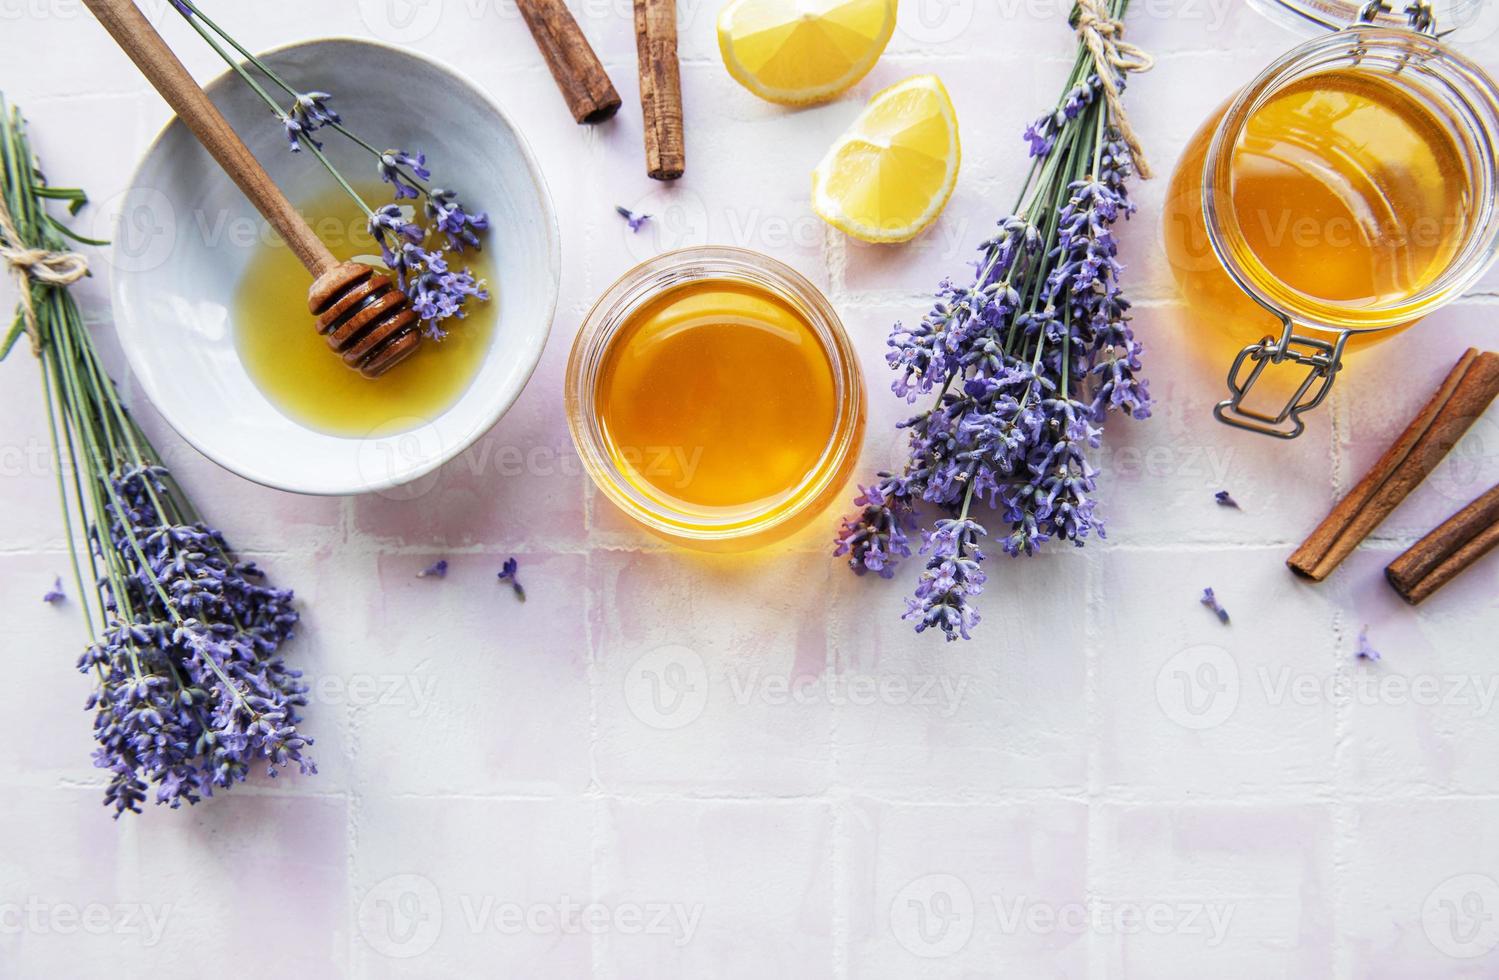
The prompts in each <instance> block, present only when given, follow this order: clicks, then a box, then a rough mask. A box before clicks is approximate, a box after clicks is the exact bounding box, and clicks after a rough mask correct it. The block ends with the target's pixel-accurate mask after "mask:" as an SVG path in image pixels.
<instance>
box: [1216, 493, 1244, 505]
mask: <svg viewBox="0 0 1499 980" xmlns="http://www.w3.org/2000/svg"><path fill="white" fill-rule="evenodd" d="M1213 499H1214V500H1216V501H1218V506H1220V507H1232V508H1233V509H1234V510H1243V509H1244V508H1242V507H1240V506H1239V502H1238V501H1237V500H1235V499H1234V498H1233V497H1231V496H1230V495H1229V493H1228V491H1227V490H1219V491H1218V492H1217V493H1215V494H1213Z"/></svg>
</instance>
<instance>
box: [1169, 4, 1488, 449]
mask: <svg viewBox="0 0 1499 980" xmlns="http://www.w3.org/2000/svg"><path fill="white" fill-rule="evenodd" d="M1319 5H1320V7H1326V6H1327V3H1326V2H1325V0H1320V3H1319ZM1364 7H1365V8H1367V9H1366V14H1367V16H1368V17H1371V18H1373V19H1374V21H1376V22H1368V21H1365V22H1355V23H1354V24H1353V25H1351V26H1348V27H1345V28H1343V29H1340V30H1336V31H1332V32H1330V33H1326V34H1323V35H1321V36H1319V37H1315V38H1313V39H1312V40H1309V41H1307V42H1305V43H1303V44H1301V45H1300V46H1298V47H1296V48H1294V49H1292V50H1291V51H1289V52H1287V53H1286V54H1285V55H1283V56H1282V57H1281V58H1279V59H1278V60H1276V61H1275V62H1274V63H1273V64H1271V65H1270V66H1269V67H1268V68H1266V69H1265V70H1264V71H1263V72H1261V74H1260V75H1259V77H1257V78H1256V79H1255V80H1254V81H1253V82H1251V83H1250V84H1249V85H1248V86H1247V87H1245V88H1244V89H1243V90H1242V91H1240V92H1239V93H1238V94H1237V95H1236V96H1235V97H1233V98H1232V99H1231V100H1230V101H1229V102H1228V103H1227V104H1226V105H1225V106H1224V107H1223V108H1222V109H1221V110H1219V111H1218V112H1217V113H1215V114H1214V115H1213V116H1211V117H1210V118H1209V119H1208V120H1207V121H1206V122H1205V123H1204V124H1203V125H1202V127H1201V128H1200V129H1199V130H1198V131H1197V133H1196V134H1195V135H1194V136H1193V137H1192V139H1191V140H1190V141H1189V143H1188V145H1187V148H1186V150H1185V152H1184V153H1183V155H1182V158H1181V162H1180V163H1179V164H1178V166H1177V169H1176V172H1175V174H1174V175H1173V176H1172V181H1171V187H1170V189H1169V190H1168V192H1167V205H1166V209H1165V217H1164V233H1165V242H1166V252H1167V257H1168V259H1169V261H1170V263H1171V266H1172V271H1173V273H1174V274H1175V276H1176V280H1177V284H1178V286H1179V287H1180V289H1181V291H1182V293H1183V296H1184V298H1185V299H1186V301H1187V305H1188V307H1189V309H1190V311H1191V314H1192V316H1193V318H1194V324H1193V327H1194V332H1201V331H1209V332H1217V333H1218V334H1219V335H1221V336H1227V337H1231V338H1232V339H1233V347H1235V348H1239V349H1238V351H1237V354H1235V355H1234V356H1233V357H1232V361H1231V366H1230V367H1229V375H1228V383H1229V397H1228V398H1227V399H1225V400H1224V401H1222V402H1220V403H1219V404H1218V405H1217V406H1216V408H1215V414H1216V415H1217V416H1218V418H1219V419H1220V420H1221V421H1223V422H1226V423H1228V424H1230V425H1234V426H1238V427H1240V428H1245V429H1249V430H1252V431H1256V432H1261V433H1264V434H1267V435H1274V436H1280V437H1282V438H1294V437H1295V436H1297V435H1299V434H1300V433H1301V432H1302V431H1303V430H1304V428H1305V423H1304V422H1303V420H1302V418H1301V416H1302V414H1303V413H1305V412H1307V411H1310V410H1311V409H1313V408H1315V407H1317V406H1318V405H1319V404H1321V402H1322V401H1323V400H1324V399H1325V398H1326V396H1327V394H1328V392H1329V390H1330V389H1331V387H1332V383H1333V380H1334V378H1335V376H1336V375H1337V373H1338V371H1339V370H1340V369H1341V368H1342V366H1343V355H1344V353H1345V352H1346V351H1350V350H1356V349H1358V348H1360V347H1363V346H1367V345H1369V344H1371V343H1374V342H1377V341H1378V340H1382V339H1384V338H1386V337H1389V336H1392V335H1394V334H1395V333H1398V332H1399V331H1401V330H1403V329H1405V328H1407V327H1410V326H1411V325H1413V324H1415V323H1416V322H1417V321H1418V320H1420V319H1421V318H1422V317H1424V316H1426V315H1427V314H1429V313H1431V312H1432V311H1434V310H1436V309H1437V308H1438V307H1440V306H1442V305H1444V304H1445V303H1447V302H1450V301H1451V300H1453V299H1455V298H1457V297H1458V296H1460V295H1461V294H1462V293H1463V292H1464V291H1465V290H1467V289H1468V288H1469V287H1471V286H1472V285H1473V284H1474V283H1475V282H1476V281H1477V280H1478V279H1479V277H1480V276H1482V275H1483V273H1484V272H1485V271H1486V270H1487V269H1488V267H1489V266H1490V265H1491V264H1492V262H1493V260H1494V258H1495V256H1496V254H1499V209H1496V203H1495V196H1496V193H1499V164H1496V157H1495V149H1494V146H1495V140H1496V138H1499V88H1496V86H1495V84H1494V82H1493V81H1492V79H1490V78H1489V76H1488V75H1487V74H1486V73H1485V72H1484V71H1483V69H1481V68H1480V67H1478V65H1476V64H1474V63H1473V62H1472V61H1470V60H1468V59H1467V58H1465V57H1463V56H1462V55H1461V54H1459V53H1457V52H1455V51H1453V50H1451V49H1450V48H1449V47H1448V46H1446V45H1445V44H1443V43H1442V42H1441V41H1440V40H1438V38H1437V37H1436V36H1434V34H1433V33H1431V31H1432V28H1433V25H1432V22H1431V19H1430V16H1429V10H1428V11H1425V13H1424V14H1422V15H1420V16H1418V13H1420V11H1421V10H1423V9H1424V8H1421V6H1420V5H1412V8H1411V10H1412V15H1411V16H1412V23H1411V25H1410V26H1400V25H1392V24H1390V23H1389V22H1388V10H1386V9H1383V8H1379V7H1378V5H1369V4H1366V5H1364ZM1241 345H1242V346H1241ZM1256 387H1258V388H1259V389H1260V390H1259V391H1257V392H1252V391H1251V389H1255V388H1256Z"/></svg>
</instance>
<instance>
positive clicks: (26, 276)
mask: <svg viewBox="0 0 1499 980" xmlns="http://www.w3.org/2000/svg"><path fill="white" fill-rule="evenodd" d="M0 259H3V260H4V261H5V265H6V268H8V269H10V272H11V275H12V276H13V277H14V278H15V280H16V286H17V287H18V291H19V292H20V294H21V301H20V307H21V322H22V323H23V324H25V327H26V336H28V337H30V338H31V353H33V354H36V355H38V356H40V355H41V352H42V335H41V331H40V329H39V328H38V327H37V323H36V307H35V306H33V305H32V302H31V283H32V281H33V280H35V281H36V282H40V283H45V284H47V285H48V286H71V285H72V284H73V283H75V282H77V281H78V280H80V279H82V278H83V277H84V276H86V275H88V258H87V257H85V256H84V255H83V253H81V252H49V251H47V250H46V249H44V248H31V247H30V246H28V245H27V244H26V243H25V242H23V241H22V240H21V233H20V232H19V231H17V230H16V223H15V219H14V218H13V217H12V216H11V213H10V207H9V206H8V205H7V204H6V203H5V197H4V195H0Z"/></svg>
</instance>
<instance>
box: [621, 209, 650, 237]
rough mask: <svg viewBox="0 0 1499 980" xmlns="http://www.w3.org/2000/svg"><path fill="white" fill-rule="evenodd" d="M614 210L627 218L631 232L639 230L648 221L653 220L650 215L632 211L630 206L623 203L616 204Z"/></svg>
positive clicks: (626, 221) (626, 222)
mask: <svg viewBox="0 0 1499 980" xmlns="http://www.w3.org/2000/svg"><path fill="white" fill-rule="evenodd" d="M614 210H615V212H616V213H618V215H619V216H620V217H621V218H624V219H625V224H627V225H629V226H630V231H631V232H639V231H640V228H641V226H642V225H644V224H645V223H646V222H647V221H649V220H651V216H650V215H648V214H636V213H635V212H634V211H631V210H630V209H629V208H627V207H625V206H623V205H621V204H616V205H615V206H614Z"/></svg>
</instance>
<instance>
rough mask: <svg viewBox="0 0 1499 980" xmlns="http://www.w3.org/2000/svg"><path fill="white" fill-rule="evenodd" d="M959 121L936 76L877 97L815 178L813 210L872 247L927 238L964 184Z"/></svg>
mask: <svg viewBox="0 0 1499 980" xmlns="http://www.w3.org/2000/svg"><path fill="white" fill-rule="evenodd" d="M962 156H963V154H962V150H961V149H960V148H959V146H958V115H957V113H956V112H955V111H954V110H953V106H952V100H951V99H950V98H948V97H947V89H945V88H943V86H942V82H941V81H940V80H939V79H938V78H937V76H936V75H916V76H914V77H912V78H908V79H906V80H905V81H903V82H897V83H896V84H894V85H892V86H890V87H889V88H886V89H881V90H880V91H878V92H876V93H875V94H874V95H873V96H872V97H871V98H870V100H869V105H867V106H865V107H864V111H863V112H862V113H861V114H860V115H859V118H858V119H855V120H854V124H853V125H852V126H850V127H849V128H848V130H847V132H845V133H844V134H843V135H842V136H840V137H839V138H838V142H836V143H834V144H833V146H832V149H830V150H828V152H827V155H826V156H824V157H823V158H822V162H821V163H819V164H818V165H817V169H816V170H814V171H812V210H814V211H816V212H817V213H818V215H820V216H821V217H822V219H823V220H824V221H826V222H827V223H828V224H830V225H832V226H833V227H834V228H837V229H838V230H839V231H842V232H844V233H845V234H848V235H852V236H853V237H854V238H857V239H859V240H861V241H866V242H904V241H909V240H910V239H912V238H915V237H916V236H917V235H919V234H921V232H922V231H923V230H925V229H926V228H927V226H929V225H930V224H931V223H932V222H934V221H936V220H937V216H938V215H940V214H941V213H942V209H943V208H944V207H945V206H946V205H947V199H948V198H949V197H952V191H953V187H955V186H956V185H957V183H958V164H959V162H960V161H961V160H962Z"/></svg>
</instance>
